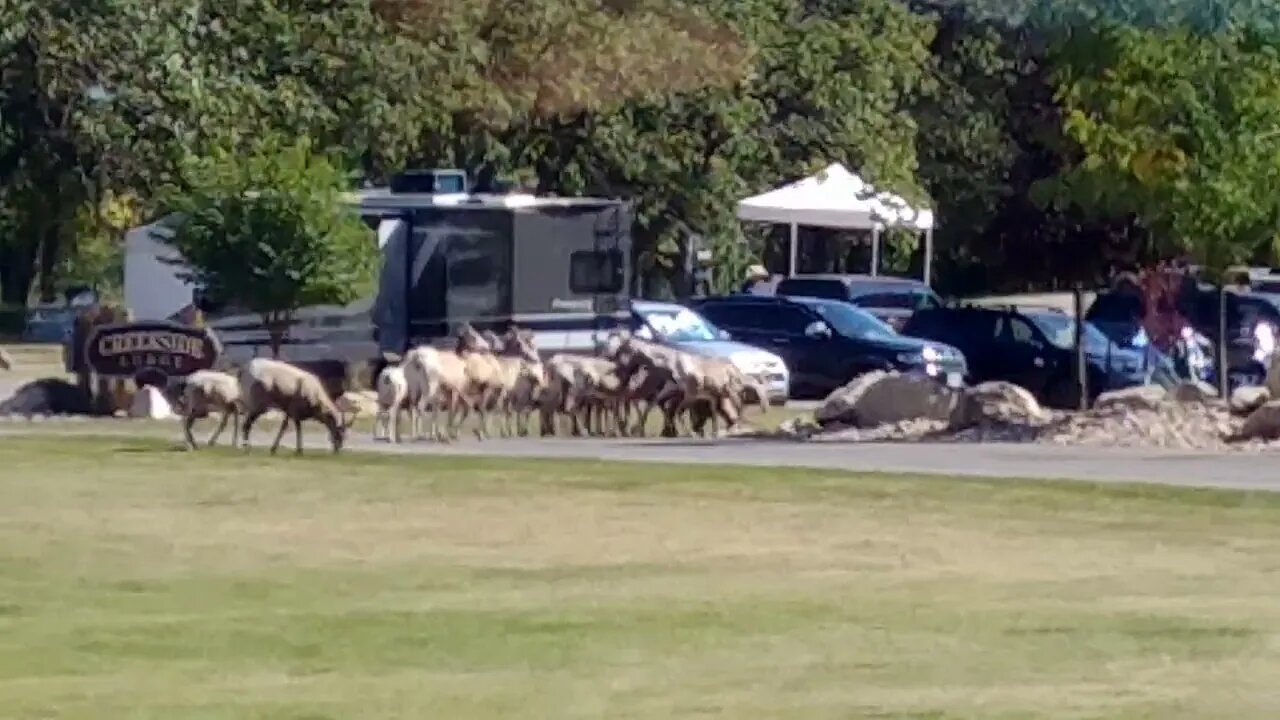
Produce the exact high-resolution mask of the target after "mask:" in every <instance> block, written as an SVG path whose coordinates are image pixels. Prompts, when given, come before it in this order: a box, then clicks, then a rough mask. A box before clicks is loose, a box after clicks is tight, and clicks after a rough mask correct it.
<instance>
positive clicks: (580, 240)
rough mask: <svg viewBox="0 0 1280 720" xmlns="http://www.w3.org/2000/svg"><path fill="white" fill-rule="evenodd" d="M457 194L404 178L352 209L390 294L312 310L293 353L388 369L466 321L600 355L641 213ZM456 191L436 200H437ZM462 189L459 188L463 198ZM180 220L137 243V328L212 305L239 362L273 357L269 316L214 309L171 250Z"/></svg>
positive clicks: (621, 316) (621, 303)
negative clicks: (171, 230) (512, 328)
mask: <svg viewBox="0 0 1280 720" xmlns="http://www.w3.org/2000/svg"><path fill="white" fill-rule="evenodd" d="M462 187H463V191H462V192H456V190H458V189H459V188H458V186H457V185H456V184H453V185H452V186H451V185H450V184H448V183H445V184H438V186H437V187H432V188H426V190H427V191H423V187H422V183H415V182H410V181H404V180H401V181H400V182H393V183H392V185H391V186H390V187H385V188H374V189H368V190H361V191H358V192H354V193H351V194H350V195H349V196H348V198H347V199H348V201H349V202H350V203H351V205H352V207H353V208H354V209H355V210H356V211H357V212H358V213H359V214H360V216H361V217H362V218H363V219H364V220H365V223H366V224H367V225H368V226H369V228H370V230H371V232H370V240H369V241H370V243H374V242H376V243H377V245H378V247H379V249H380V251H381V268H380V272H379V275H378V278H377V291H376V294H373V295H372V296H369V297H364V298H360V299H359V300H357V301H355V302H353V303H351V304H350V305H347V306H345V307H334V306H331V307H310V308H304V309H302V310H300V311H299V312H298V314H297V319H296V322H295V324H294V325H293V326H292V327H291V328H290V330H289V333H288V336H287V337H286V338H285V342H284V345H283V346H282V348H281V356H282V358H283V359H286V360H290V361H295V362H317V361H326V360H338V361H343V362H348V363H349V362H359V361H364V360H370V361H376V360H377V359H378V358H381V357H385V356H386V355H388V354H401V353H403V352H404V351H405V350H406V349H407V348H409V347H411V346H414V345H417V344H421V343H435V342H444V341H445V339H446V338H447V336H448V335H450V334H451V333H452V332H453V330H454V329H456V327H457V325H459V324H460V323H463V322H468V323H471V324H472V325H474V326H476V327H477V328H482V329H483V328H492V329H498V330H500V329H502V328H505V327H507V326H509V325H511V324H516V325H519V326H520V327H522V328H527V329H529V330H531V331H533V332H534V333H535V335H536V342H537V344H538V347H539V348H540V349H542V350H543V351H544V352H548V353H550V352H590V351H591V350H592V349H593V348H594V347H595V344H596V343H597V342H599V341H601V340H603V339H604V337H605V336H607V334H608V333H609V332H610V331H612V330H613V329H615V328H618V327H624V326H626V325H627V323H629V322H630V320H631V314H630V295H629V283H628V278H629V277H630V261H631V236H630V231H631V214H630V209H629V207H628V206H627V205H626V204H625V203H624V202H622V201H619V200H612V199H602V198H556V197H534V196H531V195H524V194H502V193H471V192H466V191H465V185H463V186H462ZM435 189H439V190H444V191H445V192H431V191H430V190H435ZM450 191H453V192H450ZM169 225H170V220H164V219H162V220H160V221H158V222H156V223H153V224H151V225H147V226H143V227H139V228H135V229H134V230H132V231H130V232H129V233H128V235H127V238H126V245H127V254H126V262H125V302H126V304H127V305H128V306H129V307H130V308H131V309H132V310H133V312H134V316H135V318H136V319H137V320H166V319H177V318H180V317H183V316H184V314H189V313H190V312H191V310H192V309H193V308H194V307H200V308H201V309H202V310H203V311H204V313H205V317H206V322H207V324H208V326H209V327H210V328H212V329H213V330H214V331H215V332H216V333H217V335H218V337H219V338H220V340H221V342H222V345H223V348H224V352H225V353H226V356H227V358H228V359H229V360H231V361H232V362H240V361H243V360H245V359H247V358H250V357H254V356H258V355H269V354H270V345H269V343H268V337H267V333H266V331H265V329H264V328H263V327H262V322H261V319H260V318H259V317H258V316H257V315H255V314H252V313H246V312H239V311H236V310H235V309H234V308H219V307H215V306H212V305H209V304H208V303H207V302H206V300H205V299H203V298H201V297H200V293H199V289H198V288H195V287H193V286H192V285H190V284H188V283H186V282H184V281H183V280H182V278H181V274H182V269H181V267H180V266H179V265H175V264H174V261H178V262H180V258H177V257H176V256H175V255H174V251H173V250H172V249H171V248H170V247H169V246H168V245H166V244H165V243H164V242H163V238H164V235H165V233H166V232H168V230H167V227H168V226H169Z"/></svg>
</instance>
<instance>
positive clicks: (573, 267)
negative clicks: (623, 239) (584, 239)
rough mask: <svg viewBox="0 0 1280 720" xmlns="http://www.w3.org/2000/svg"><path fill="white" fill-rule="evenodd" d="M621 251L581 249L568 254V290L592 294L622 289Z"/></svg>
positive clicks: (614, 291)
mask: <svg viewBox="0 0 1280 720" xmlns="http://www.w3.org/2000/svg"><path fill="white" fill-rule="evenodd" d="M622 285H623V278H622V253H621V252H619V251H618V250H581V251H578V252H575V253H571V254H570V255H569V290H570V291H572V292H574V293H578V294H582V295H592V294H600V293H616V292H621V291H622Z"/></svg>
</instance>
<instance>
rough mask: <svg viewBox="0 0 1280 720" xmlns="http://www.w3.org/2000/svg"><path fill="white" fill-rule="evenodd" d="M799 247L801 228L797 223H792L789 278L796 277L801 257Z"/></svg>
mask: <svg viewBox="0 0 1280 720" xmlns="http://www.w3.org/2000/svg"><path fill="white" fill-rule="evenodd" d="M799 245H800V228H799V226H797V225H796V224H795V223H791V248H790V253H791V254H790V257H789V259H788V261H787V277H795V275H796V258H798V257H799V252H800V249H799Z"/></svg>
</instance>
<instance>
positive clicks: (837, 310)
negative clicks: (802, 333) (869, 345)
mask: <svg viewBox="0 0 1280 720" xmlns="http://www.w3.org/2000/svg"><path fill="white" fill-rule="evenodd" d="M809 307H811V308H813V310H814V312H816V313H818V314H819V315H821V316H822V319H823V320H826V321H827V324H829V325H830V326H831V327H832V329H834V330H835V331H836V332H838V333H840V334H841V335H843V336H845V337H851V338H877V337H893V336H894V335H897V334H898V331H896V330H894V329H893V328H892V327H891V326H890V325H889V324H888V323H886V322H884V321H883V320H881V319H880V318H877V317H876V316H875V315H872V314H871V313H869V312H867V311H865V310H859V309H858V308H856V307H854V306H852V305H849V304H848V303H842V302H825V303H813V304H811V305H809Z"/></svg>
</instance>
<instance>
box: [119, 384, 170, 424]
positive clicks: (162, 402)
mask: <svg viewBox="0 0 1280 720" xmlns="http://www.w3.org/2000/svg"><path fill="white" fill-rule="evenodd" d="M129 417H131V418H138V419H142V420H168V419H169V418H171V417H173V408H172V407H170V405H169V401H168V400H167V399H166V398H165V396H164V393H163V392H161V391H160V389H159V388H157V387H155V386H152V385H144V386H142V387H140V388H138V391H137V392H135V393H134V394H133V401H132V402H131V403H130V404H129Z"/></svg>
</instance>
